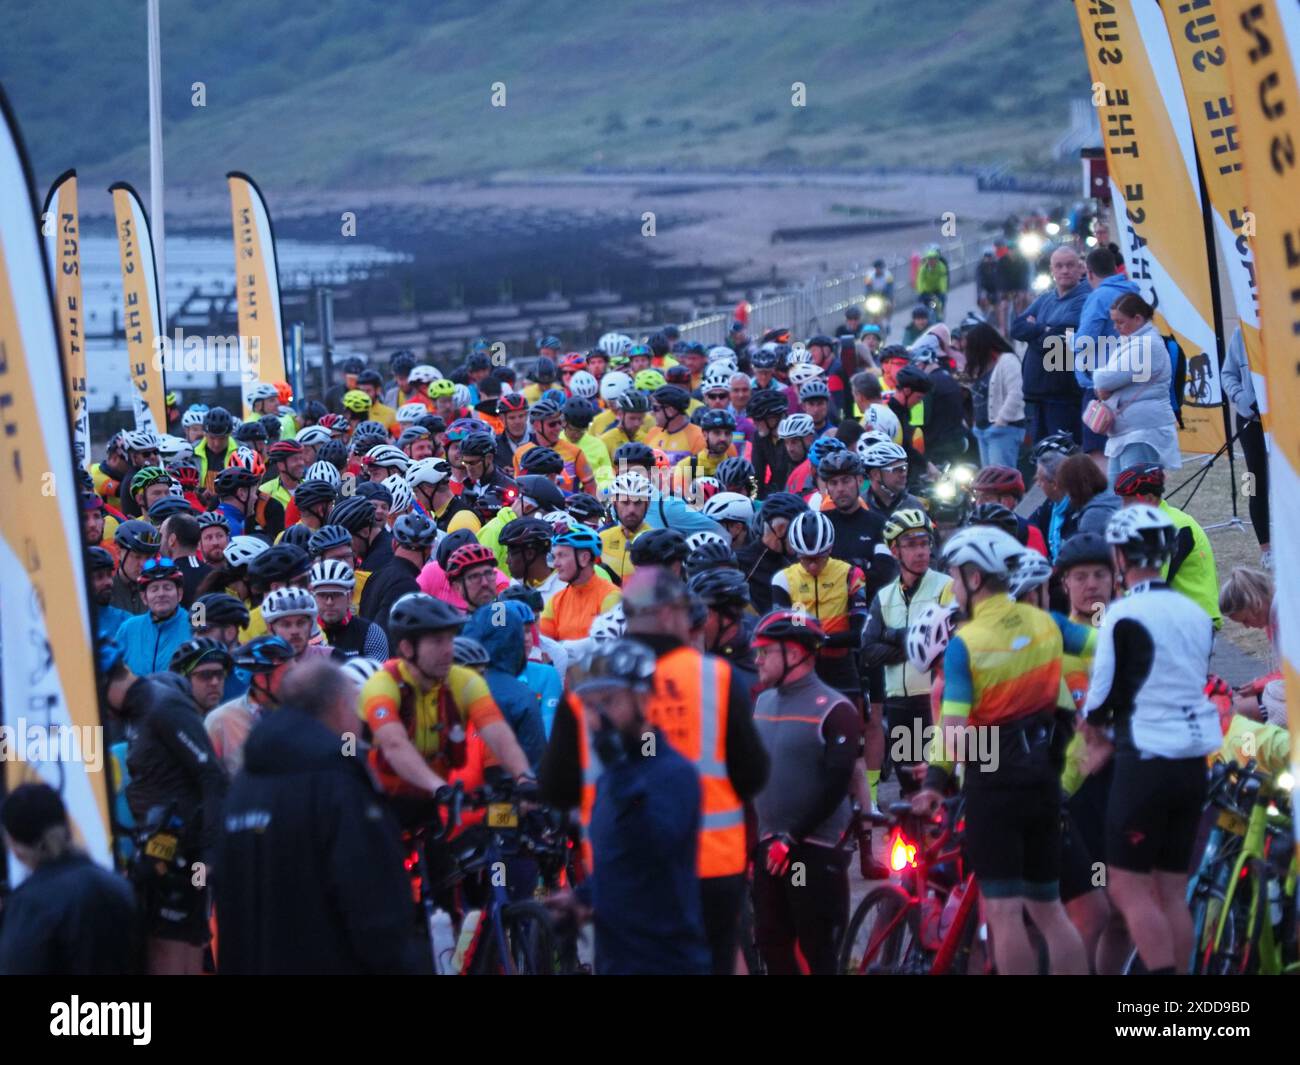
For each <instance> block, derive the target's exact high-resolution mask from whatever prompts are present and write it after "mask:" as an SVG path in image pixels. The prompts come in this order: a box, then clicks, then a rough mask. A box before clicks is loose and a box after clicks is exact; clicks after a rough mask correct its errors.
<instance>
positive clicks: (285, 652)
mask: <svg viewBox="0 0 1300 1065" xmlns="http://www.w3.org/2000/svg"><path fill="white" fill-rule="evenodd" d="M232 658H233V660H234V663H235V667H236V668H237V669H242V670H243V671H244V672H245V673H270V672H271V671H272V670H273V669H275V668H276V667H277V666H281V665H283V664H284V663H285V662H288V661H290V660H291V659H292V658H293V648H292V647H290V646H289V644H288V642H287V641H285V640H284V639H282V638H281V637H279V636H271V635H269V634H267V635H264V636H254V637H253V638H252V639H251V640H249V641H248V643H246V644H244V645H243V646H242V647H236V648H235V653H234V655H233V656H232Z"/></svg>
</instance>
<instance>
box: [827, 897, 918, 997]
mask: <svg viewBox="0 0 1300 1065" xmlns="http://www.w3.org/2000/svg"><path fill="white" fill-rule="evenodd" d="M919 927H920V920H919V917H918V914H917V909H916V907H915V906H913V905H912V897H911V895H909V894H908V893H907V892H906V891H904V890H903V889H902V888H900V887H898V886H897V885H896V884H882V885H881V886H880V887H877V888H875V889H874V890H872V891H870V892H868V894H867V897H866V898H864V899H863V900H862V901H861V902H860V903H858V908H857V909H856V910H854V911H853V916H852V918H850V920H849V926H848V928H847V929H846V930H845V932H844V939H843V941H842V942H841V944H840V958H839V970H840V972H841V973H843V974H844V975H846V976H874V975H881V974H895V973H901V972H909V971H912V966H913V965H918V964H919V963H920V953H921V951H920V939H919V935H918V933H919Z"/></svg>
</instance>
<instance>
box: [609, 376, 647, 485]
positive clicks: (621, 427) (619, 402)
mask: <svg viewBox="0 0 1300 1065" xmlns="http://www.w3.org/2000/svg"><path fill="white" fill-rule="evenodd" d="M609 413H611V414H612V415H613V418H614V424H613V426H612V427H611V428H609V429H607V430H606V431H605V432H603V433H601V434H600V442H601V443H602V444H604V445H605V450H606V451H608V452H609V455H610V458H611V459H612V460H613V462H614V472H615V473H616V474H618V473H623V472H625V471H624V470H622V469H620V468H619V465H618V457H617V452H618V450H619V449H620V448H621V447H622V446H623V445H624V444H631V443H638V444H644V443H645V439H646V437H647V436H649V435H650V421H649V420H648V419H647V418H646V415H647V414H649V413H650V397H649V396H647V395H646V394H645V393H644V392H641V391H638V390H636V389H630V390H628V391H627V392H625V393H624V394H623V395H621V396H619V397H618V398H617V399H616V400H614V401H613V403H612V405H611V407H610V411H609Z"/></svg>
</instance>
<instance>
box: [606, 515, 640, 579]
mask: <svg viewBox="0 0 1300 1065" xmlns="http://www.w3.org/2000/svg"><path fill="white" fill-rule="evenodd" d="M649 531H650V526H649V525H644V524H643V525H642V526H641V527H640V528H639V529H637V530H636V532H634V533H632V534H631V535H628V531H627V530H626V529H625V528H623V526H621V525H614V526H611V527H610V528H608V529H606V530H605V531H604V532H602V533H601V534H600V543H601V548H600V561H601V562H602V563H603V564H604V565H606V566H608V567H609V569H610V572H611V573H614V574H616V575H617V576H618V579H619V580H620V581H625V580H627V578H628V575H629V574H631V572H632V571H633V570H634V569H636V567H635V566H633V565H632V550H631V549H632V541H633V540H635V539H636V538H637V537H638V536H640V535H641V534H642V533H646V532H649Z"/></svg>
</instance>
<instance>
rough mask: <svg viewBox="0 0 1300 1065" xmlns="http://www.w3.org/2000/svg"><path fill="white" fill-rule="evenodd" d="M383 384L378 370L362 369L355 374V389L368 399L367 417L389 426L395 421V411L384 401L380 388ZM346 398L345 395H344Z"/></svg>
mask: <svg viewBox="0 0 1300 1065" xmlns="http://www.w3.org/2000/svg"><path fill="white" fill-rule="evenodd" d="M383 385H384V378H383V375H382V374H380V372H379V371H378V370H362V371H361V373H359V374H357V389H358V391H360V392H364V393H365V395H366V396H367V397H368V398H369V399H370V408H369V411H370V412H369V415H368V416H369V418H370V419H371V420H372V421H376V422H378V423H379V424H380V425H383V426H385V427H388V428H391V427H392V426H393V424H394V423H395V422H396V421H397V412H396V411H395V410H393V408H392V407H390V406H389V405H388V404H387V403H385V402H384V400H383V397H382V395H381V390H382V388H383ZM344 398H345V399H346V397H344Z"/></svg>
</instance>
